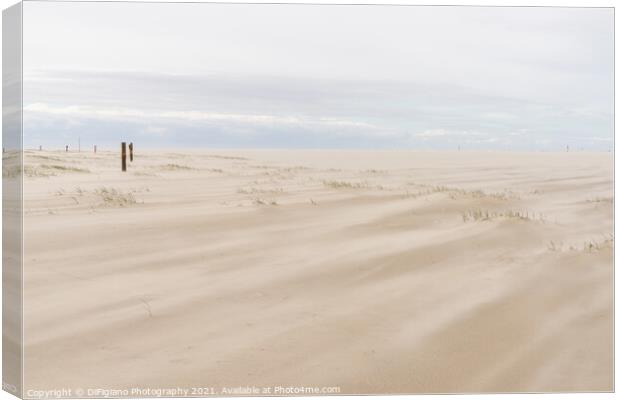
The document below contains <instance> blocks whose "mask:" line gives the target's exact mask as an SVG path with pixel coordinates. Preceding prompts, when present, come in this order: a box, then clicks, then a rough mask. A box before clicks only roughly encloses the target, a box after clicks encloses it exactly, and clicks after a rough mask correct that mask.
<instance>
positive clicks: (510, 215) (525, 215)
mask: <svg viewBox="0 0 620 400" xmlns="http://www.w3.org/2000/svg"><path fill="white" fill-rule="evenodd" d="M461 215H462V217H463V221H464V222H468V221H491V220H495V219H516V220H523V221H541V222H544V216H543V215H542V213H538V214H537V213H533V212H532V213H530V212H529V211H515V210H505V211H492V210H481V209H476V210H468V211H467V212H464V213H463V214H461Z"/></svg>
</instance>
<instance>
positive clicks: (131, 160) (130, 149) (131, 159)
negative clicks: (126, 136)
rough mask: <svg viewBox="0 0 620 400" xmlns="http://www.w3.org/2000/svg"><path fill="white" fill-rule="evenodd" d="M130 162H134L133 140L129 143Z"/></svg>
mask: <svg viewBox="0 0 620 400" xmlns="http://www.w3.org/2000/svg"><path fill="white" fill-rule="evenodd" d="M129 162H133V142H130V143H129Z"/></svg>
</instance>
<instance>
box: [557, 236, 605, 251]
mask: <svg viewBox="0 0 620 400" xmlns="http://www.w3.org/2000/svg"><path fill="white" fill-rule="evenodd" d="M613 247H614V235H613V234H609V235H604V236H603V238H602V239H600V240H594V239H590V240H586V241H584V242H582V243H580V244H568V245H565V244H564V242H562V241H558V242H556V241H554V240H550V241H549V243H547V249H548V250H549V251H553V252H563V251H581V252H585V253H597V252H599V251H601V250H604V249H612V248H613Z"/></svg>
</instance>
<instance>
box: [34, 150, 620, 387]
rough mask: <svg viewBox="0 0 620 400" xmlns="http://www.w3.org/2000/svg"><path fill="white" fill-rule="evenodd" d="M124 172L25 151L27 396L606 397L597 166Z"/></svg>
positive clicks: (602, 220) (604, 224)
mask: <svg viewBox="0 0 620 400" xmlns="http://www.w3.org/2000/svg"><path fill="white" fill-rule="evenodd" d="M119 158H120V157H119V155H118V152H100V153H99V154H97V155H93V154H92V153H89V152H82V153H64V152H52V151H49V152H48V151H42V152H39V151H29V152H27V154H26V165H27V167H26V175H28V176H27V177H26V178H25V183H24V196H25V207H24V209H25V213H26V215H25V219H24V233H25V305H24V306H25V309H24V311H25V313H24V314H25V321H24V324H25V325H24V326H25V370H26V375H25V387H26V389H52V388H59V387H73V388H77V387H79V388H84V389H86V388H110V389H122V388H130V387H134V386H139V387H176V386H180V387H214V388H215V390H216V391H217V390H219V389H220V388H221V387H234V386H240V385H256V386H271V385H282V386H290V385H293V386H318V387H323V386H339V387H340V388H341V393H348V394H351V393H421V392H487V391H490V392H511V391H528V392H531V391H610V390H612V389H613V383H612V379H613V376H612V372H613V370H612V368H613V364H612V363H613V354H612V347H613V336H612V323H613V320H612V318H613V317H612V307H613V304H612V298H613V282H612V275H613V248H612V247H613V236H612V233H613V231H612V226H613V191H612V184H613V169H612V158H613V156H612V154H610V153H598V154H595V153H503V152H495V153H491V152H489V153H486V152H478V153H474V152H405V151H374V152H373V151H324V150H323V151H319V150H317V151H293V150H280V151H275V150H274V151H267V150H264V151H259V150H255V151H250V150H247V151H244V150H235V151H232V150H231V151H223V150H219V151H218V150H204V151H172V150H171V151H151V152H141V151H138V152H137V154H136V159H135V160H134V162H133V163H132V164H131V165H130V166H129V171H128V172H126V173H121V172H120V159H119ZM81 169H83V170H84V171H81ZM521 216H522V217H521Z"/></svg>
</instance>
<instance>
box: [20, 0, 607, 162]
mask: <svg viewBox="0 0 620 400" xmlns="http://www.w3.org/2000/svg"><path fill="white" fill-rule="evenodd" d="M24 21H25V25H24V106H25V111H24V145H25V146H26V147H38V146H39V145H43V146H45V147H47V148H49V147H62V146H64V145H65V144H69V145H71V146H77V138H78V137H80V138H81V142H82V145H83V146H90V145H92V144H95V143H96V144H98V145H99V146H101V147H106V146H115V147H116V146H117V145H118V143H119V142H120V141H122V140H127V141H134V142H136V143H139V144H140V145H141V147H153V148H155V147H160V148H161V147H179V148H182V147H220V148H240V147H241V148H253V147H262V148H282V147H284V148H412V149H455V148H457V147H458V146H461V148H463V149H509V150H561V149H563V148H565V147H566V145H569V146H571V148H573V149H582V148H583V149H584V150H599V151H607V150H609V149H610V148H611V147H612V146H613V11H612V9H609V8H607V9H606V8H542V7H536V8H531V7H529V8H500V7H490V8H488V7H396V6H334V5H333V6H312V5H258V4H256V5H247V4H246V5H241V4H179V3H177V4H165V3H143V4H139V3H58V2H49V3H45V2H26V3H25V5H24Z"/></svg>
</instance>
